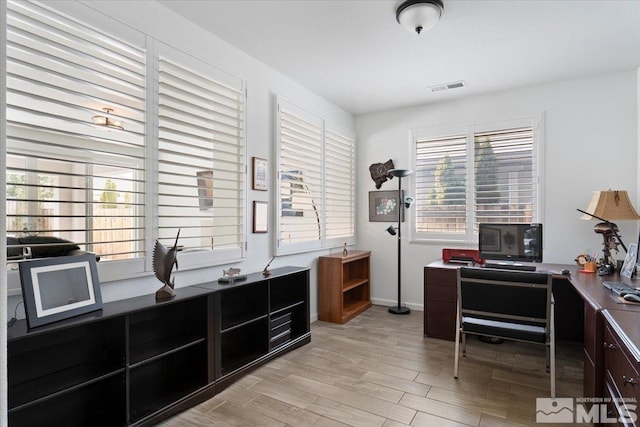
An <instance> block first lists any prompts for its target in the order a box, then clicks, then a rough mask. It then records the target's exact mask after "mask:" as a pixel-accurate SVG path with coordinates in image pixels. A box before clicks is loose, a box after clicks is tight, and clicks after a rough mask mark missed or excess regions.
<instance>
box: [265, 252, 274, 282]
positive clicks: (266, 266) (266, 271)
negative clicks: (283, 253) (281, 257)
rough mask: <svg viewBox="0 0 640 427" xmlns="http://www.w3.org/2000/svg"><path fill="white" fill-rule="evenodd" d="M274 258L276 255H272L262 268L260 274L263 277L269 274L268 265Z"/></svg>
mask: <svg viewBox="0 0 640 427" xmlns="http://www.w3.org/2000/svg"><path fill="white" fill-rule="evenodd" d="M274 259H276V256H275V255H274V256H272V257H271V259H270V260H269V262H268V263H267V265H265V266H264V269H263V270H262V275H263V276H264V277H268V276H271V270H269V266H270V265H271V263H272V262H273V260H274Z"/></svg>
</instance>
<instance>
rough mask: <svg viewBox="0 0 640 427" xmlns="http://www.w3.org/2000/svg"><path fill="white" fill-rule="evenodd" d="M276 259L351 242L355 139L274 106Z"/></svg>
mask: <svg viewBox="0 0 640 427" xmlns="http://www.w3.org/2000/svg"><path fill="white" fill-rule="evenodd" d="M277 110H278V114H277V129H278V131H277V135H278V165H277V168H278V189H277V191H278V194H277V198H278V200H279V203H278V215H277V218H278V222H277V235H278V239H277V253H292V252H299V251H305V250H313V249H321V248H327V247H337V246H342V245H343V244H344V243H348V244H352V243H354V241H355V136H354V134H353V132H351V131H349V130H344V129H340V128H338V127H337V126H332V125H330V124H327V123H326V122H325V120H324V119H322V118H321V117H319V116H316V115H314V114H312V113H309V112H307V111H306V110H304V109H302V108H300V107H297V106H295V105H293V104H291V103H289V102H287V101H285V100H282V99H278V100H277Z"/></svg>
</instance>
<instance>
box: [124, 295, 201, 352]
mask: <svg viewBox="0 0 640 427" xmlns="http://www.w3.org/2000/svg"><path fill="white" fill-rule="evenodd" d="M206 336H207V299H206V298H197V299H193V300H190V301H187V302H185V303H183V304H180V305H167V306H164V307H160V308H156V309H152V310H145V311H143V312H140V313H136V314H135V315H132V316H130V319H129V363H130V364H132V365H133V364H136V363H139V362H141V361H143V360H146V359H149V358H152V357H154V356H157V355H159V354H163V353H166V352H169V351H172V350H173V349H176V348H179V347H184V346H185V345H187V344H190V343H194V342H198V341H200V340H203V339H205V338H206Z"/></svg>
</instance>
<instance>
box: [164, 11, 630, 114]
mask: <svg viewBox="0 0 640 427" xmlns="http://www.w3.org/2000/svg"><path fill="white" fill-rule="evenodd" d="M159 2H160V3H161V4H163V5H165V6H167V7H169V8H170V9H172V10H174V11H175V12H177V13H179V14H181V15H183V16H184V17H186V18H187V19H189V20H191V21H193V22H194V23H196V24H197V25H199V26H201V27H203V28H205V29H206V30H208V31H210V32H211V33H213V34H215V35H217V36H219V37H220V38H222V39H224V40H226V41H227V42H229V43H230V44H232V45H234V46H236V47H238V48H239V49H241V50H243V51H245V52H246V53H248V54H249V55H251V56H253V57H255V58H257V59H259V60H261V61H262V62H264V63H265V64H267V65H269V66H270V67H272V68H274V69H276V70H278V71H279V72H281V73H282V74H284V75H286V76H288V77H289V78H291V79H293V80H295V81H297V82H298V83H300V84H301V85H303V86H305V87H306V88H308V89H310V90H312V91H313V92H315V93H317V94H319V95H321V96H322V97H324V98H325V99H327V100H329V101H330V102H332V103H334V104H336V105H338V106H340V107H342V108H343V109H344V110H346V111H349V112H351V113H353V114H355V115H359V114H364V113H369V112H374V111H381V110H387V109H392V108H398V107H404V106H410V105H417V104H425V103H430V102H438V101H443V100H448V99H453V98H458V97H466V96H470V95H474V94H479V93H483V92H492V91H498V90H505V89H511V88H515V87H522V86H530V85H536V84H541V83H546V82H553V81H560V80H565V79H572V78H579V77H585V76H591V75H598V74H605V73H610V72H614V71H621V70H631V69H636V68H637V67H639V66H640V0H600V1H597V0H554V1H547V0H522V1H521V0H490V1H487V0H444V4H445V5H444V13H443V15H442V18H441V19H440V22H439V23H438V24H437V25H436V26H435V27H434V28H432V29H431V30H429V31H428V32H423V33H422V34H421V35H419V36H418V35H417V34H415V33H410V32H408V31H406V30H404V29H403V28H402V27H401V26H400V25H399V24H398V23H397V22H396V20H395V9H396V6H397V5H398V4H400V3H401V2H400V1H396V0H229V1H226V0H159ZM457 80H464V81H465V83H466V85H467V86H466V87H465V88H462V89H455V90H450V91H446V92H439V93H431V91H430V90H429V89H428V86H432V85H438V84H442V83H449V82H453V81H457Z"/></svg>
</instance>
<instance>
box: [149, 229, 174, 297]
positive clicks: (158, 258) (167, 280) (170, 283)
mask: <svg viewBox="0 0 640 427" xmlns="http://www.w3.org/2000/svg"><path fill="white" fill-rule="evenodd" d="M179 237H180V230H178V234H177V236H176V242H175V243H174V245H173V247H172V248H171V249H167V247H166V246H164V245H163V244H162V243H160V241H158V240H156V244H155V245H154V246H153V272H154V273H155V275H156V277H157V278H158V280H160V281H161V282H162V283H163V284H164V286H163V287H161V288H160V289H158V290H157V291H156V301H166V300H170V299H171V298H173V297H175V296H176V291H175V290H174V288H175V283H174V281H175V278H174V280H171V272H172V271H173V266H174V265H175V266H176V270H177V269H178V258H177V253H178V238H179Z"/></svg>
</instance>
